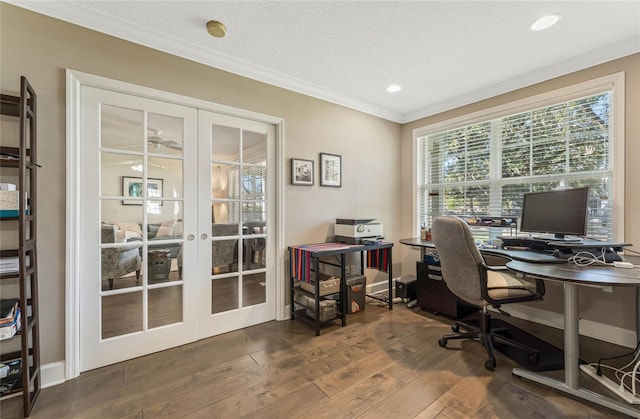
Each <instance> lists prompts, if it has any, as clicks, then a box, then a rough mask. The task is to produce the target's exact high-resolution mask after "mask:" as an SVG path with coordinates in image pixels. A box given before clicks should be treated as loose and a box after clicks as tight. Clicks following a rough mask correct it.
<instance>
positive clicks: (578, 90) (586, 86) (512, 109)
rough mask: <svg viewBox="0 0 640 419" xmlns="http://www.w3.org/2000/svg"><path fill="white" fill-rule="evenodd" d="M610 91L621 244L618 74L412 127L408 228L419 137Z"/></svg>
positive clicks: (621, 76)
mask: <svg viewBox="0 0 640 419" xmlns="http://www.w3.org/2000/svg"><path fill="white" fill-rule="evenodd" d="M612 88H613V109H614V113H613V117H614V119H613V122H612V123H613V138H614V141H613V142H612V144H611V147H612V148H613V154H612V158H613V185H612V187H613V193H614V195H613V196H614V197H615V198H614V200H615V202H614V205H615V207H614V208H613V211H614V213H615V216H614V219H613V223H614V224H613V239H614V240H615V241H620V242H623V241H624V236H625V233H624V216H625V210H624V209H625V190H624V185H625V181H624V177H625V171H624V170H625V164H624V162H625V159H624V149H625V144H626V137H625V73H624V72H619V73H614V74H610V75H607V76H603V77H599V78H597V79H593V80H589V81H585V82H582V83H578V84H574V85H571V86H566V87H562V88H559V89H555V90H552V91H548V92H545V93H541V94H538V95H535V96H531V97H527V98H523V99H519V100H516V101H513V102H509V103H504V104H501V105H498V106H494V107H491V108H487V109H483V110H480V111H477V112H472V113H469V114H465V115H462V116H459V117H456V118H452V119H448V120H445V121H441V122H437V123H434V124H430V125H425V126H422V127H418V128H415V129H414V130H413V131H412V132H413V144H412V147H413V148H412V155H413V156H414V161H415V164H416V166H415V167H414V168H413V172H412V173H413V184H412V192H411V193H412V202H413V204H414V205H413V207H414V208H413V214H412V218H413V220H412V225H413V228H414V231H417V230H416V228H417V218H418V216H417V205H418V202H417V196H416V194H417V187H418V185H417V181H418V178H417V177H418V164H419V163H418V157H419V156H418V155H417V154H418V153H417V140H418V138H419V137H423V136H425V135H429V134H433V133H436V132H442V131H446V130H448V129H453V128H458V127H461V126H465V125H471V124H474V123H478V122H482V121H487V120H492V119H496V118H499V117H504V116H507V115H512V114H515V113H518V112H525V111H528V110H532V109H537V108H541V107H544V106H548V105H552V104H554V103H559V102H566V101H569V100H572V99H575V98H579V97H585V96H588V95H590V94H596V93H599V92H602V91H603V90H607V89H612Z"/></svg>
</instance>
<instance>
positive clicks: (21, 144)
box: [0, 76, 41, 417]
mask: <svg viewBox="0 0 640 419" xmlns="http://www.w3.org/2000/svg"><path fill="white" fill-rule="evenodd" d="M36 103H37V95H36V92H35V91H34V89H33V88H32V87H31V85H30V84H29V81H28V80H27V79H26V77H24V76H23V77H21V78H20V96H11V95H4V94H3V95H0V114H2V115H8V116H11V117H16V118H17V122H18V123H19V125H20V127H19V134H18V135H19V138H18V146H17V147H6V146H2V147H0V168H1V169H2V170H3V171H4V170H7V169H15V170H17V171H18V184H17V188H16V189H17V190H18V191H19V192H20V199H19V204H18V215H17V216H14V217H13V216H12V217H0V221H2V222H3V223H17V230H18V240H17V243H16V244H17V248H16V249H6V250H2V251H0V256H2V257H8V256H13V257H16V256H17V257H18V271H17V272H15V273H5V274H2V275H0V286H4V284H7V283H8V282H9V281H11V280H15V279H16V278H17V279H18V282H19V295H17V296H15V295H13V296H10V295H9V294H8V293H6V292H3V293H2V295H3V297H4V298H9V297H14V298H18V299H19V305H20V316H21V317H20V320H21V328H20V330H19V332H18V333H17V334H16V335H15V336H13V337H11V338H9V339H6V340H3V342H10V341H11V340H13V339H20V350H19V351H14V352H8V353H0V361H2V362H8V361H13V360H18V359H19V360H20V361H21V368H22V379H21V381H22V385H21V386H20V388H15V389H13V390H12V391H11V392H10V393H8V394H3V395H2V396H3V397H4V396H7V395H11V394H13V393H21V395H22V399H23V406H24V408H23V414H24V417H28V416H29V415H31V411H32V410H33V407H34V405H35V403H36V401H37V400H38V396H39V395H40V390H41V374H40V333H39V321H38V311H39V310H38V252H37V218H36V215H37V213H38V212H37V190H36V186H37V169H38V167H40V166H39V165H38V163H37V130H36V120H37V106H36ZM3 173H4V172H3ZM25 194H26V196H27V197H28V198H27V199H23V196H25ZM3 230H4V226H3Z"/></svg>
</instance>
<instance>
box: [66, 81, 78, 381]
mask: <svg viewBox="0 0 640 419" xmlns="http://www.w3.org/2000/svg"><path fill="white" fill-rule="evenodd" d="M66 77H67V93H66V96H67V138H66V147H67V154H66V157H67V169H66V179H67V181H66V190H67V194H66V205H67V211H66V240H65V247H66V249H65V251H66V255H65V272H66V275H65V301H66V304H65V305H64V306H65V360H66V363H65V376H66V377H67V379H69V378H74V377H77V376H78V375H79V374H80V286H79V285H80V282H79V281H80V278H79V276H80V260H79V258H78V248H77V245H78V243H79V242H80V228H79V225H80V216H81V214H80V212H79V210H78V208H79V205H80V202H79V200H78V198H79V193H78V191H79V190H80V186H79V182H80V177H79V173H80V157H79V152H80V150H79V147H78V146H77V145H78V142H77V141H76V138H77V137H78V135H79V132H80V129H79V123H80V121H79V119H78V115H77V114H76V113H74V112H73V110H74V109H79V104H80V84H81V82H80V79H79V78H78V77H77V76H76V75H75V74H74V73H72V72H70V71H69V70H67V73H66Z"/></svg>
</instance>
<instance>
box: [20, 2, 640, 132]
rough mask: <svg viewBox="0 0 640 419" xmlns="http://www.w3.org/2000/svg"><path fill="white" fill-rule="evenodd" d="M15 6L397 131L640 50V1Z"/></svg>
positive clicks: (155, 3) (130, 3)
mask: <svg viewBox="0 0 640 419" xmlns="http://www.w3.org/2000/svg"><path fill="white" fill-rule="evenodd" d="M10 3H13V4H15V5H17V6H20V7H24V8H28V9H31V10H34V11H36V12H39V13H42V14H46V15H49V16H52V17H56V18H59V19H62V20H66V21H69V22H72V23H75V24H78V25H81V26H85V27H87V28H91V29H95V30H97V31H101V32H104V33H107V34H110V35H114V36H117V37H120V38H123V39H127V40H130V41H132V42H135V43H139V44H141V45H146V46H149V47H152V48H155V49H158V50H162V51H166V52H169V53H171V54H175V55H178V56H181V57H184V58H189V59H192V60H194V61H197V62H201V63H204V64H207V65H211V66H213V67H217V68H221V69H223V70H226V71H230V72H233V73H236V74H240V75H243V76H246V77H250V78H253V79H256V80H260V81H264V82H266V83H270V84H274V85H277V86H281V87H284V88H287V89H291V90H294V91H297V92H301V93H304V94H308V95H311V96H315V97H318V98H321V99H325V100H328V101H331V102H334V103H338V104H341V105H344V106H348V107H351V108H354V109H358V110H361V111H364V112H368V113H371V114H374V115H377V116H380V117H383V118H386V119H389V120H392V121H397V122H407V121H411V120H415V119H418V118H421V117H424V116H428V115H431V114H435V113H437V112H442V111H444V110H447V109H451V108H454V107H457V106H461V105H464V104H467V103H471V102H475V101H478V100H481V99H485V98H487V97H491V96H495V95H497V94H500V93H504V92H507V91H510V90H514V89H517V88H520V87H524V86H527V85H530V84H533V83H537V82H540V81H543V80H547V79H549V78H552V77H556V76H558V75H561V74H566V73H568V72H571V71H576V70H580V69H582V68H586V67H589V66H592V65H596V64H599V63H602V62H606V61H609V60H612V59H615V58H619V57H623V56H626V55H629V54H632V53H635V52H640V0H632V1H564V2H558V1H553V2H552V1H446V2H445V1H390V2H386V1H284V2H276V1H18V2H16V1H10ZM548 13H560V14H561V15H562V19H561V20H560V22H559V23H558V24H557V25H555V26H554V27H552V28H550V29H548V30H546V31H540V32H533V31H531V30H529V28H528V27H529V25H530V24H531V23H532V22H533V21H534V20H535V19H537V18H538V17H540V16H542V15H544V14H548ZM211 19H216V20H220V21H222V22H224V23H225V25H226V26H227V36H226V37H225V38H222V39H218V38H213V37H211V36H209V35H208V34H207V32H206V28H205V23H206V22H207V21H208V20H211ZM391 83H397V84H400V85H401V86H402V87H403V90H402V91H401V92H399V93H395V94H389V93H387V92H386V91H385V89H386V87H387V86H388V85H389V84H391Z"/></svg>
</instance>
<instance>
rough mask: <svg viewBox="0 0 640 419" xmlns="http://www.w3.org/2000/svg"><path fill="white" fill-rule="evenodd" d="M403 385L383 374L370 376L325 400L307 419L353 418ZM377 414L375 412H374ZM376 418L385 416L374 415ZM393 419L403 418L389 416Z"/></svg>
mask: <svg viewBox="0 0 640 419" xmlns="http://www.w3.org/2000/svg"><path fill="white" fill-rule="evenodd" d="M402 386H403V384H402V383H401V382H400V381H398V380H396V379H395V378H393V377H392V376H390V375H389V374H386V373H384V372H379V373H375V374H373V375H371V376H370V377H369V378H366V379H365V380H363V381H361V382H359V383H358V384H356V385H354V386H351V387H350V388H348V389H347V390H345V391H342V392H341V393H340V394H338V395H337V396H336V397H333V398H331V399H330V400H327V401H326V402H325V403H323V404H322V405H320V406H315V408H314V409H313V410H312V411H310V412H309V414H308V416H307V417H309V418H355V417H360V415H361V414H362V412H366V411H367V410H369V409H371V406H375V405H377V404H379V402H380V401H382V400H384V399H386V398H387V397H388V396H389V395H390V394H394V393H396V392H397V391H398V390H400V389H401V388H402ZM376 413H377V412H376ZM373 417H376V418H384V417H387V416H380V415H375V416H373ZM389 417H394V418H399V417H403V416H402V415H400V416H398V415H396V416H389Z"/></svg>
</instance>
